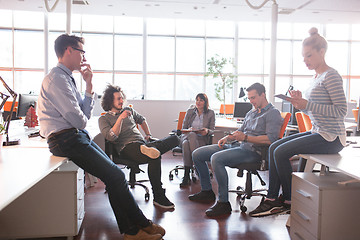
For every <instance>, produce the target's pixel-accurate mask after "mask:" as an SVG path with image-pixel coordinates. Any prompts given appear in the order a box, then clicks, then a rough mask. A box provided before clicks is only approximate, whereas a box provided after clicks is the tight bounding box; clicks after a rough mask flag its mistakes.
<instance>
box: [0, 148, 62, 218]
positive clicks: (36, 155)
mask: <svg viewBox="0 0 360 240" xmlns="http://www.w3.org/2000/svg"><path fill="white" fill-rule="evenodd" d="M65 160H66V159H65V158H62V157H55V156H52V154H51V153H50V152H49V151H48V150H47V149H45V148H39V147H38V148H37V147H35V148H30V147H21V145H20V146H14V147H3V148H2V149H1V155H0V211H1V210H2V209H3V208H5V207H6V206H7V205H9V204H10V203H11V202H12V201H14V200H15V199H16V198H17V197H19V196H20V195H21V194H23V193H24V192H26V191H27V190H28V189H30V188H31V187H32V186H34V185H35V184H36V183H38V182H39V181H40V180H41V179H43V178H44V177H46V176H47V175H48V174H49V173H50V172H52V171H53V170H55V169H56V168H58V167H59V166H60V165H61V164H62V163H63V162H64V161H65Z"/></svg>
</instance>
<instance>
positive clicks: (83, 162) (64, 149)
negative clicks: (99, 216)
mask: <svg viewBox="0 0 360 240" xmlns="http://www.w3.org/2000/svg"><path fill="white" fill-rule="evenodd" d="M47 142H48V145H49V149H50V152H51V153H52V154H54V155H55V156H61V157H67V158H69V160H71V161H73V162H74V163H75V164H76V165H78V166H79V167H80V168H82V169H84V170H85V171H86V172H88V173H90V174H92V175H94V176H96V177H98V178H100V179H101V180H102V181H103V182H104V183H105V184H106V189H107V191H108V196H109V200H110V204H111V207H112V209H113V211H114V214H115V217H116V221H117V223H118V226H119V229H120V232H121V233H124V232H125V233H127V232H134V231H135V232H136V231H137V229H138V228H139V226H140V227H145V226H148V225H149V222H148V220H147V218H146V217H145V216H144V214H143V213H142V211H141V210H140V208H139V206H138V205H137V203H136V202H135V200H134V198H133V196H132V194H131V193H130V191H129V187H128V185H127V180H126V178H125V174H124V173H123V171H122V170H121V169H120V168H119V167H118V166H117V165H115V164H114V163H113V162H112V161H111V160H110V159H109V158H108V156H107V155H106V154H105V153H104V152H103V151H102V150H101V149H100V147H98V146H97V145H96V144H95V143H94V142H93V141H92V140H91V139H90V138H89V135H88V134H87V132H86V131H85V130H77V129H74V130H71V131H68V132H66V133H62V134H59V135H56V136H54V137H50V138H49V139H48V140H47Z"/></svg>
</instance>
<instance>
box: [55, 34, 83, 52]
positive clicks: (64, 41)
mask: <svg viewBox="0 0 360 240" xmlns="http://www.w3.org/2000/svg"><path fill="white" fill-rule="evenodd" d="M79 43H82V44H84V43H85V39H84V38H83V37H78V36H75V35H69V34H66V33H65V34H62V35H60V36H59V37H58V38H57V39H56V40H55V46H54V47H55V53H56V56H57V57H58V58H60V57H62V56H64V53H65V50H66V48H67V47H75V48H78V47H79Z"/></svg>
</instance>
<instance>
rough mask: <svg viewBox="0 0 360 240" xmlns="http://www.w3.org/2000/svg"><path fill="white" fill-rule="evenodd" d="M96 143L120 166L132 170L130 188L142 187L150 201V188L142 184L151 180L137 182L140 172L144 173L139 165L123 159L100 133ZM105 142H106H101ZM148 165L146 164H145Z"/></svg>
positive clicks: (129, 180)
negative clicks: (137, 175)
mask: <svg viewBox="0 0 360 240" xmlns="http://www.w3.org/2000/svg"><path fill="white" fill-rule="evenodd" d="M94 141H95V142H96V143H97V144H98V145H99V146H100V147H101V148H102V149H103V150H104V152H105V153H106V154H107V155H108V156H109V158H110V159H111V160H112V161H113V162H114V163H115V164H119V165H123V166H125V167H124V168H127V169H130V173H129V179H128V184H129V186H130V188H134V187H135V186H141V187H142V188H144V190H145V201H149V199H150V193H149V188H148V187H147V186H146V185H144V184H142V183H143V182H148V181H149V180H136V174H137V173H140V172H144V171H143V170H141V169H140V167H139V164H138V163H136V162H134V161H131V160H129V159H126V158H123V157H122V156H120V155H119V154H118V153H117V151H114V149H115V148H114V146H113V143H112V142H110V141H107V140H106V139H105V138H104V137H103V135H102V134H101V133H99V134H98V135H97V136H96V137H95V138H94ZM101 141H104V142H101ZM144 164H146V163H144Z"/></svg>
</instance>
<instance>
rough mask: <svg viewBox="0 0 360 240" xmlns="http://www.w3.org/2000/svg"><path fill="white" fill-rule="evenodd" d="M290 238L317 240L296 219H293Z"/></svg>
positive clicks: (294, 239)
mask: <svg viewBox="0 0 360 240" xmlns="http://www.w3.org/2000/svg"><path fill="white" fill-rule="evenodd" d="M290 238H291V239H292V240H317V238H316V237H314V236H313V235H311V234H310V233H309V232H308V231H307V230H306V228H304V227H303V226H301V224H300V223H298V222H297V221H296V220H295V219H294V218H292V219H291V228H290Z"/></svg>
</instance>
